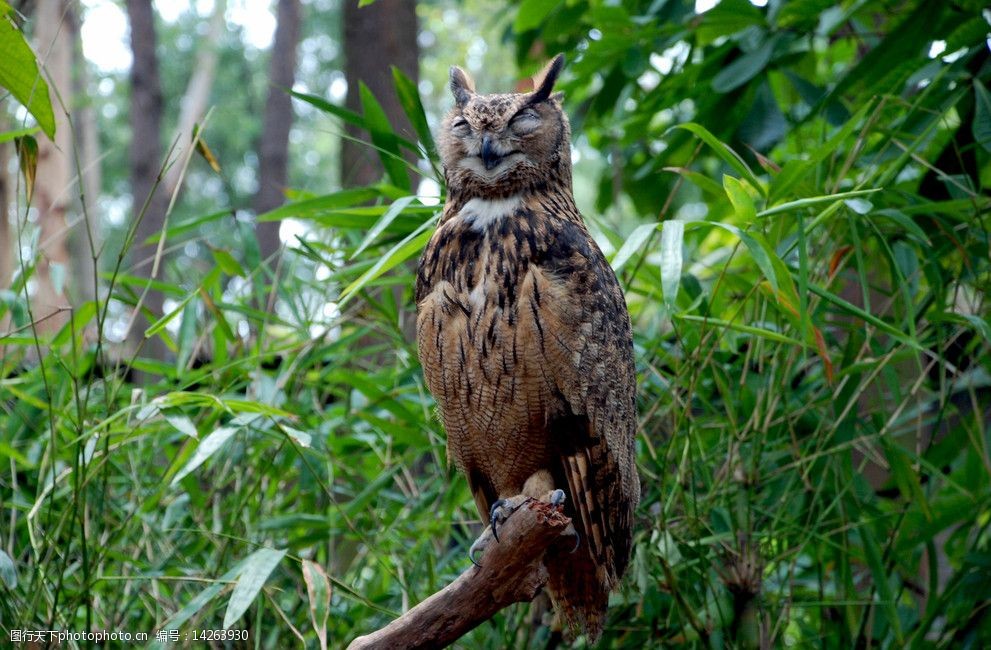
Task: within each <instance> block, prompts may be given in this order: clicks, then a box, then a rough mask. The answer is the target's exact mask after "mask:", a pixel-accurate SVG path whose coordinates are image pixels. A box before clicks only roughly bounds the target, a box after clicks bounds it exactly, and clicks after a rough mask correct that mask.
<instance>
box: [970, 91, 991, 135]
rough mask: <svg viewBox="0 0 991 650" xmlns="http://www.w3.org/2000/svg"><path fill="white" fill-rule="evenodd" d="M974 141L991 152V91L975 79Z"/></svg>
mask: <svg viewBox="0 0 991 650" xmlns="http://www.w3.org/2000/svg"><path fill="white" fill-rule="evenodd" d="M972 129H973V133H974V141H975V142H977V144H979V145H981V146H982V147H984V150H985V151H989V152H991V93H989V92H988V89H987V88H986V87H985V86H984V84H982V83H981V80H980V79H977V78H975V79H974V122H973V127H972Z"/></svg>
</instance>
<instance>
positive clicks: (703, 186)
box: [664, 167, 724, 197]
mask: <svg viewBox="0 0 991 650" xmlns="http://www.w3.org/2000/svg"><path fill="white" fill-rule="evenodd" d="M664 171H666V172H673V173H675V174H678V175H679V176H683V177H684V178H686V179H687V180H689V181H690V182H692V183H694V184H695V185H696V186H698V188H699V189H700V190H702V191H703V192H706V193H707V194H710V195H712V196H716V197H721V196H722V195H723V193H724V190H723V188H722V187H720V186H719V183H717V182H716V181H714V180H712V178H710V177H709V176H706V175H705V174H700V173H699V172H693V171H692V170H690V169H687V168H685V167H665V168H664Z"/></svg>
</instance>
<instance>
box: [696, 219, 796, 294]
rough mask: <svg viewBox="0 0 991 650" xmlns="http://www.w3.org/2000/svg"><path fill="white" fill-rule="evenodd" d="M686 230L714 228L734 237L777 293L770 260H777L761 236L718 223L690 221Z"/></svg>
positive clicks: (776, 279) (775, 279)
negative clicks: (740, 242) (745, 249)
mask: <svg viewBox="0 0 991 650" xmlns="http://www.w3.org/2000/svg"><path fill="white" fill-rule="evenodd" d="M685 227H686V228H689V229H692V230H695V229H698V228H703V227H715V228H722V229H723V230H725V231H727V232H729V233H732V234H734V235H736V236H737V237H738V238H739V239H740V241H742V242H743V245H744V246H746V247H747V250H748V251H750V255H751V257H753V258H754V262H756V263H757V268H759V269H760V271H761V273H762V274H763V276H764V277H765V278H766V279H767V281H768V283H769V284H770V285H771V288H772V289H773V290H774V291H775V292H777V291H778V274H777V273H776V272H775V271H774V263H773V262H772V260H774V259H777V257H778V256H777V255H775V253H774V251H773V250H772V249H771V246H770V244H768V243H767V240H765V239H764V237H763V236H762V235H759V234H757V233H752V234H751V233H747V232H745V231H744V230H741V229H740V228H737V227H736V226H734V225H731V224H728V223H720V222H718V221H690V222H688V223H687V224H685Z"/></svg>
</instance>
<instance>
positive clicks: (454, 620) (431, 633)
mask: <svg viewBox="0 0 991 650" xmlns="http://www.w3.org/2000/svg"><path fill="white" fill-rule="evenodd" d="M570 523H571V520H570V519H569V518H568V517H565V516H564V514H562V513H561V511H560V509H559V508H557V507H555V506H552V505H550V504H548V503H545V502H543V501H537V500H535V499H531V500H529V501H526V502H525V503H524V504H523V506H521V507H520V508H519V509H518V510H517V511H516V512H514V513H513V515H512V516H511V517H509V519H507V520H506V522H505V523H504V524H503V525H502V526H500V527H499V542H495V541H494V540H493V541H491V542H490V543H489V544H488V545H487V546H486V548H485V553H484V555H483V556H482V560H481V565H482V566H480V567H476V566H472V567H470V568H469V569H467V570H466V571H465V572H464V573H462V574H461V575H460V576H458V578H457V579H456V580H455V581H454V582H452V583H451V584H449V585H447V586H446V587H444V588H443V589H441V590H440V591H438V592H437V593H435V594H434V595H432V596H430V597H429V598H427V599H426V600H424V601H423V602H421V603H420V604H419V605H417V606H416V607H414V608H413V609H411V610H409V611H408V612H406V613H405V614H403V615H402V616H400V617H399V618H397V619H396V620H394V621H393V622H391V623H389V624H388V625H386V626H385V627H384V628H382V629H381V630H378V631H376V632H372V633H371V634H368V635H365V636H360V637H358V638H357V639H355V640H354V641H352V642H351V645H349V646H348V650H367V649H370V648H443V647H445V646H447V645H450V644H451V643H453V642H454V641H456V640H457V639H459V638H460V637H462V636H463V635H465V634H466V633H467V632H468V631H470V630H472V629H473V628H475V627H477V626H478V625H480V624H481V623H482V622H484V621H487V620H488V619H490V618H492V617H493V616H494V615H495V614H496V612H498V611H499V610H501V609H503V608H504V607H507V606H509V605H511V604H513V603H519V602H529V601H531V600H533V597H534V596H536V595H537V592H538V591H539V590H540V588H541V587H543V586H544V583H546V582H547V569H546V568H545V567H544V563H543V559H544V553H545V552H546V551H547V549H548V548H550V547H551V546H552V545H554V543H555V542H557V541H558V540H559V539H560V538H561V536H562V535H564V534H567V533H570V527H569V526H568V524H570Z"/></svg>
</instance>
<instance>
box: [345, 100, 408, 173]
mask: <svg viewBox="0 0 991 650" xmlns="http://www.w3.org/2000/svg"><path fill="white" fill-rule="evenodd" d="M358 94H359V95H360V97H361V110H362V111H363V112H364V114H365V127H366V128H367V129H368V132H369V134H370V135H371V137H372V143H374V144H375V146H376V147H378V150H379V151H378V154H379V159H380V160H381V161H382V167H384V168H385V173H386V175H387V176H388V177H389V181H390V182H391V183H392V184H393V185H395V186H396V187H401V188H403V189H404V190H406V191H410V187H411V186H410V180H409V173H408V171H407V168H406V161H405V160H403V155H402V152H401V151H400V149H399V142H398V141H397V139H396V134H395V132H394V130H393V128H392V125H391V124H390V123H389V117H388V116H387V115H386V113H385V109H383V108H382V105H381V104H379V102H378V100H377V99H375V95H374V94H372V91H371V90H369V88H368V86H366V85H365V82H363V81H362V82H359V87H358Z"/></svg>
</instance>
